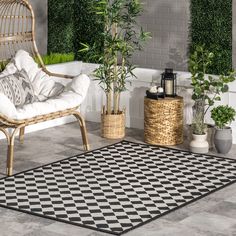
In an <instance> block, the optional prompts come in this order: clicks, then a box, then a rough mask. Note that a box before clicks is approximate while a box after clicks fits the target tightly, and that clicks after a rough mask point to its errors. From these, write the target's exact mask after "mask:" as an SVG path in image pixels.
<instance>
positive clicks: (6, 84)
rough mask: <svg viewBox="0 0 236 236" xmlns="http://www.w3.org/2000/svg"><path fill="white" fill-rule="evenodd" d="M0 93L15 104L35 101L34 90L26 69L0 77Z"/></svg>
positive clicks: (21, 104)
mask: <svg viewBox="0 0 236 236" xmlns="http://www.w3.org/2000/svg"><path fill="white" fill-rule="evenodd" d="M0 93H3V94H5V96H6V97H8V98H9V100H10V101H11V102H12V103H13V104H14V105H15V106H23V105H25V104H28V103H33V102H34V101H35V95H34V90H33V86H32V83H31V81H30V80H29V77H28V75H27V74H26V72H25V71H24V70H21V71H19V72H16V73H15V74H12V75H7V76H5V77H1V78H0Z"/></svg>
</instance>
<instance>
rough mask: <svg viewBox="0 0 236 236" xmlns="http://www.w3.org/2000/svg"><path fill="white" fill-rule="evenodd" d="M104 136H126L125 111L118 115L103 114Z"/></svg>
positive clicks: (115, 137)
mask: <svg viewBox="0 0 236 236" xmlns="http://www.w3.org/2000/svg"><path fill="white" fill-rule="evenodd" d="M101 132H102V137H104V138H108V139H121V138H124V137H125V113H124V112H121V113H120V114H118V115H107V114H101Z"/></svg>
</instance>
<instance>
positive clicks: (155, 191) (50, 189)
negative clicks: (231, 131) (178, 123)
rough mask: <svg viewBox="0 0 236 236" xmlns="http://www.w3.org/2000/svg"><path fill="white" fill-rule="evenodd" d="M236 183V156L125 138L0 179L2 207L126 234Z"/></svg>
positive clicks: (107, 231)
mask: <svg viewBox="0 0 236 236" xmlns="http://www.w3.org/2000/svg"><path fill="white" fill-rule="evenodd" d="M234 182H236V161H235V160H232V159H226V158H221V157H215V156H209V155H200V154H194V153H189V152H186V151H179V150H175V149H169V148H165V147H156V146H150V145H146V144H138V143H132V142H128V141H122V142H120V143H117V144H113V145H110V146H107V147H104V148H101V149H97V150H94V151H91V152H87V153H84V154H80V155H77V156H74V157H70V158H67V159H64V160H62V161H58V162H55V163H51V164H48V165H45V166H42V167H38V168H35V169H32V170H28V171H25V172H22V173H19V174H16V175H14V176H11V177H7V178H4V179H1V180H0V206H1V207H6V208H10V209H14V210H18V211H21V212H25V213H29V214H33V215H37V216H40V217H46V218H49V219H54V220H57V221H61V222H65V223H68V224H73V225H78V226H82V227H87V228H90V229H94V230H98V231H102V232H106V233H110V234H113V235H121V234H123V233H125V232H127V231H129V230H132V229H134V228H136V227H139V226H141V225H143V224H145V223H148V222H150V221H151V220H154V219H157V218H159V217H161V216H163V215H165V214H167V213H169V212H171V211H173V210H176V209H178V208H179V207H183V206H185V205H186V204H189V203H191V202H193V201H196V200H198V199H200V198H202V197H204V196H206V195H208V194H210V193H212V192H214V191H216V190H219V189H221V188H223V187H225V186H227V185H230V184H232V183H234Z"/></svg>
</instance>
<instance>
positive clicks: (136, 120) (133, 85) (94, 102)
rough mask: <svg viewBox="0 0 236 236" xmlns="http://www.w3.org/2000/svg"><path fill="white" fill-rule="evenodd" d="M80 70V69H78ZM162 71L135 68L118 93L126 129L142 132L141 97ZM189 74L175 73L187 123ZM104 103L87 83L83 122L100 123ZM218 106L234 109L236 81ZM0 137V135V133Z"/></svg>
mask: <svg viewBox="0 0 236 236" xmlns="http://www.w3.org/2000/svg"><path fill="white" fill-rule="evenodd" d="M81 67H82V68H81ZM96 67H97V65H95V64H89V63H83V66H82V64H81V63H80V62H71V63H63V64H58V65H51V66H48V69H49V70H50V71H52V72H57V73H62V74H70V75H78V74H79V73H80V72H82V73H85V74H91V73H92V71H93V70H94V69H95V68H96ZM161 73H162V71H159V70H153V69H143V68H138V69H136V70H135V74H136V76H137V79H134V78H132V79H130V81H129V82H130V83H127V91H126V92H124V93H123V94H122V97H121V106H122V107H125V108H126V126H127V127H133V128H138V129H143V126H144V96H145V93H146V90H147V89H148V88H149V87H150V86H151V85H154V84H158V83H159V82H160V74H161ZM189 78H190V73H187V72H177V81H178V85H179V87H178V95H179V96H182V97H184V101H185V109H184V113H185V123H191V112H192V109H191V106H192V101H191V91H192V90H191V86H190V79H189ZM104 101H105V96H104V92H103V91H102V89H101V88H100V86H99V84H98V81H95V80H93V79H92V80H91V85H90V88H89V91H88V94H87V97H86V99H85V101H84V102H83V104H82V105H81V114H82V115H83V116H84V118H85V119H86V120H87V121H93V122H100V112H101V108H102V106H103V104H105V103H104ZM218 104H229V105H230V106H232V107H234V108H235V109H236V82H234V83H231V84H230V91H229V92H228V93H226V94H224V95H223V96H222V101H221V102H220V103H217V104H216V105H218ZM72 121H75V119H74V118H73V117H65V118H60V119H56V120H54V121H48V122H44V123H40V124H37V125H32V126H28V127H26V132H33V131H37V130H40V129H45V128H49V127H53V126H57V125H62V124H65V123H69V122H72ZM207 122H208V123H212V121H211V119H210V115H209V114H208V116H207ZM232 128H233V137H234V143H236V122H233V123H232ZM0 138H3V135H1V134H0Z"/></svg>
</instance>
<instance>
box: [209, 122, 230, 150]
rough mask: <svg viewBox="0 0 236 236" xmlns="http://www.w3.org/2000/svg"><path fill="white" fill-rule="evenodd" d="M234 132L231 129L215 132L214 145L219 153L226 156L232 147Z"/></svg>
mask: <svg viewBox="0 0 236 236" xmlns="http://www.w3.org/2000/svg"><path fill="white" fill-rule="evenodd" d="M232 140H233V138H232V130H231V128H230V127H227V128H224V129H217V128H216V130H215V136H214V144H215V148H216V150H217V152H219V153H222V154H226V153H228V152H229V151H230V149H231V147H232Z"/></svg>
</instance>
